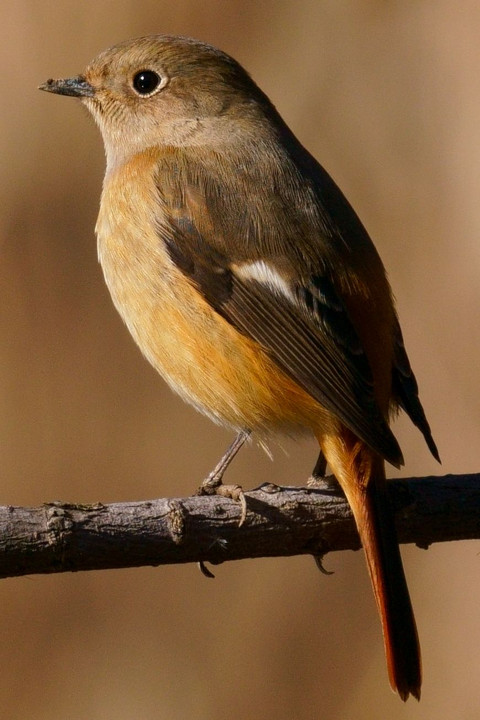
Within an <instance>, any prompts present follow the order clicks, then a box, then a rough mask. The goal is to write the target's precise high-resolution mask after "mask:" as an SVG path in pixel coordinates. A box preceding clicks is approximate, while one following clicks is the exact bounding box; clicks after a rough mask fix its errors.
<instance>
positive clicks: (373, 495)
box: [321, 431, 422, 700]
mask: <svg viewBox="0 0 480 720" xmlns="http://www.w3.org/2000/svg"><path fill="white" fill-rule="evenodd" d="M321 444H322V449H323V452H324V454H325V456H326V458H327V460H328V463H329V464H330V467H331V468H332V470H333V472H334V474H335V476H336V478H337V480H338V481H339V483H340V485H341V487H342V489H343V491H344V493H345V495H346V497H347V500H348V502H349V504H350V507H351V509H352V512H353V515H354V518H355V521H356V524H357V528H358V533H359V535H360V540H361V541H362V545H363V548H364V551H365V555H366V560H367V566H368V571H369V573H370V579H371V582H372V586H373V592H374V595H375V600H376V601H377V606H378V611H379V614H380V619H381V622H382V630H383V639H384V644H385V654H386V656H387V666H388V675H389V679H390V685H391V686H392V689H393V690H395V691H396V692H398V694H399V695H400V697H401V698H402V700H407V698H408V696H409V694H410V693H411V694H412V695H413V696H414V697H416V698H417V700H419V699H420V686H421V684H422V668H421V659H420V646H419V643H418V635H417V628H416V625H415V618H414V615H413V610H412V605H411V602H410V596H409V594H408V588H407V583H406V580H405V574H404V572H403V565H402V559H401V556H400V549H399V547H398V541H397V535H396V531H395V525H394V517H393V512H392V510H391V507H390V504H389V501H388V497H387V493H386V481H385V467H384V462H383V460H382V459H381V458H380V457H379V456H378V455H377V454H376V453H374V452H373V451H372V450H370V448H368V447H367V446H365V445H364V444H363V443H362V442H360V441H358V440H356V439H352V436H351V434H350V433H349V432H348V431H347V433H346V434H345V435H344V436H343V437H342V438H340V437H337V438H328V439H327V440H326V439H325V438H322V443H321Z"/></svg>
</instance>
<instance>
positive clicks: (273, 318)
mask: <svg viewBox="0 0 480 720" xmlns="http://www.w3.org/2000/svg"><path fill="white" fill-rule="evenodd" d="M41 89H42V90H47V91H49V92H53V93H58V94H61V95H72V96H75V97H79V98H80V99H81V100H82V102H83V103H84V104H85V105H86V107H87V108H88V109H89V110H90V112H91V113H92V115H93V117H94V118H95V120H96V122H97V124H98V126H99V128H100V130H101V133H102V135H103V140H104V144H105V151H106V158H107V169H106V175H105V181H104V186H103V193H102V200H101V207H100V214H99V217H98V222H97V226H96V232H97V237H98V253H99V258H100V262H101V264H102V267H103V271H104V274H105V280H106V283H107V285H108V287H109V290H110V293H111V295H112V298H113V302H114V303H115V306H116V307H117V309H118V311H119V313H120V315H121V316H122V318H123V319H124V321H125V323H126V324H127V326H128V328H129V330H130V332H131V333H132V335H133V337H134V338H135V340H136V342H137V343H138V345H139V347H140V349H141V350H142V352H143V353H144V355H145V356H146V357H147V358H148V360H149V361H150V362H151V363H152V365H153V366H154V367H155V368H156V369H157V370H158V371H159V372H160V374H161V375H163V377H164V378H165V379H166V380H167V382H168V383H169V384H170V385H171V386H172V387H173V389H174V390H176V391H177V392H178V393H179V394H180V395H181V396H182V397H183V398H184V399H185V400H186V401H187V402H189V403H191V404H192V405H194V406H195V407H196V408H197V409H199V410H200V411H202V412H204V413H205V414H206V415H208V416H210V417H211V418H212V419H213V420H214V421H216V422H219V423H221V424H223V425H225V426H227V427H230V428H233V429H234V430H236V431H237V432H238V437H237V440H236V441H235V443H234V444H233V446H232V448H231V449H230V451H229V453H227V455H226V456H225V457H224V458H223V459H222V461H221V463H220V465H219V466H218V467H217V469H216V471H215V472H214V473H213V475H212V477H211V478H210V480H212V479H213V480H215V483H216V484H218V483H219V482H220V481H221V476H222V474H223V471H224V469H225V467H226V465H227V464H228V462H229V461H230V459H231V458H232V456H233V455H234V454H235V452H236V451H237V450H238V448H239V447H240V446H241V444H242V443H243V441H244V440H245V438H246V437H247V435H248V434H249V433H253V434H255V435H256V436H257V437H258V438H259V439H260V440H266V439H268V438H269V437H270V436H272V435H274V434H279V433H280V434H281V433H286V434H289V435H297V434H299V433H313V435H314V436H315V437H316V438H317V440H318V443H319V445H320V451H321V452H320V458H319V461H318V463H317V466H316V468H317V472H318V471H323V470H324V469H325V464H326V463H327V462H328V464H329V466H330V468H331V470H332V472H333V473H334V475H335V477H336V478H337V480H338V482H339V483H340V485H341V487H342V489H343V491H344V492H345V495H346V497H347V499H348V502H349V503H350V506H351V509H352V511H353V515H354V517H355V521H356V524H357V528H358V532H359V535H360V539H361V541H362V544H363V547H364V550H365V554H366V559H367V565H368V570H369V573H370V578H371V582H372V586H373V591H374V594H375V598H376V602H377V605H378V610H379V613H380V618H381V623H382V628H383V636H384V642H385V650H386V656H387V664H388V672H389V677H390V683H391V686H392V688H393V689H394V690H396V691H397V692H398V693H399V695H400V697H401V698H402V699H403V700H406V699H407V698H408V696H409V694H410V693H411V694H412V695H414V696H415V697H416V698H419V697H420V685H421V661H420V650H419V644H418V638H417V631H416V627H415V620H414V616H413V612H412V607H411V603H410V598H409V594H408V589H407V585H406V581H405V576H404V572H403V567H402V561H401V557H400V551H399V547H398V542H397V538H396V533H395V528H394V521H393V514H392V510H391V509H390V507H389V504H388V500H387V495H386V483H385V467H384V461H385V460H387V461H388V462H389V463H391V464H393V465H395V466H397V467H398V466H400V465H402V463H403V458H402V453H401V450H400V448H399V445H398V443H397V441H396V439H395V437H394V436H393V434H392V432H391V430H390V428H389V418H390V417H391V415H392V414H393V413H395V411H396V410H397V409H398V408H402V409H403V410H405V411H406V412H407V414H408V415H409V416H410V418H411V419H412V421H413V422H414V423H415V425H417V427H418V428H419V429H420V430H421V432H422V433H423V435H424V437H425V440H426V442H427V445H428V447H429V448H430V450H431V452H432V453H433V455H434V456H435V458H437V459H439V457H438V452H437V448H436V446H435V443H434V441H433V439H432V435H431V433H430V428H429V425H428V422H427V420H426V417H425V414H424V411H423V408H422V405H421V403H420V400H419V398H418V388H417V383H416V381H415V377H414V375H413V373H412V370H411V367H410V363H409V360H408V357H407V354H406V351H405V348H404V344H403V339H402V333H401V330H400V325H399V323H398V319H397V315H396V313H395V308H394V304H393V300H392V293H391V290H390V286H389V283H388V281H387V278H386V274H385V270H384V267H383V265H382V262H381V260H380V258H379V255H378V253H377V251H376V250H375V247H374V245H373V243H372V241H371V240H370V238H369V236H368V234H367V232H366V230H365V228H364V227H363V225H362V223H361V222H360V220H359V219H358V217H357V215H356V214H355V212H354V211H353V209H352V208H351V206H350V205H349V203H348V202H347V200H346V199H345V198H344V196H343V195H342V193H341V191H340V190H339V189H338V187H337V186H336V185H335V183H334V182H333V180H332V179H331V178H330V177H329V175H328V174H327V173H326V171H325V170H324V169H323V168H322V167H321V166H320V165H319V164H318V163H317V162H316V160H315V159H314V158H313V157H312V156H311V155H310V154H309V153H308V152H307V150H305V148H304V147H302V145H301V144H300V143H299V141H298V140H297V139H296V138H295V136H294V135H293V133H292V132H291V131H290V130H289V128H288V127H287V126H286V124H285V123H284V121H283V120H282V118H281V117H280V115H279V114H278V112H277V110H276V109H275V108H274V106H273V105H272V103H271V102H270V101H269V99H268V98H267V96H266V95H265V94H264V93H263V92H262V91H261V90H260V89H259V88H258V87H257V85H256V84H255V83H254V81H253V80H252V79H251V78H250V76H249V75H248V73H247V72H246V71H245V70H244V69H243V68H242V67H241V66H240V65H239V64H238V63H237V62H236V61H235V60H234V59H232V58H231V57H229V56H228V55H226V54H225V53H223V52H221V51H220V50H217V49H216V48H214V47H211V46H209V45H206V44H204V43H202V42H199V41H197V40H193V39H189V38H182V37H175V36H164V35H157V36H152V37H143V38H139V39H136V40H130V41H127V42H124V43H121V44H119V45H117V46H115V47H112V48H110V49H108V50H106V51H105V52H103V53H101V54H100V55H99V56H98V57H97V58H96V59H95V60H94V61H93V62H92V63H91V64H90V65H89V66H88V67H87V69H86V71H85V73H84V74H83V75H79V76H78V77H73V78H68V79H63V80H48V81H47V82H46V83H45V84H44V85H42V86H41Z"/></svg>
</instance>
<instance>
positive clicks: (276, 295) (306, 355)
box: [158, 177, 403, 466]
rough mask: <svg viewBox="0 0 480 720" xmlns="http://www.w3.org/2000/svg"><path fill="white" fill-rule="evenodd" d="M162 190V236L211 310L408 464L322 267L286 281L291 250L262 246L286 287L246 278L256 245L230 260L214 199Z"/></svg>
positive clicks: (241, 247)
mask: <svg viewBox="0 0 480 720" xmlns="http://www.w3.org/2000/svg"><path fill="white" fill-rule="evenodd" d="M159 188H160V194H161V204H162V218H163V220H162V223H161V224H159V229H158V232H159V234H160V235H161V236H162V240H163V241H164V242H165V243H166V245H167V247H168V250H169V253H170V257H171V258H172V260H173V261H174V262H175V264H176V265H177V266H178V267H179V268H180V269H181V271H182V272H183V273H184V274H185V275H186V276H187V277H188V278H189V279H190V280H191V282H192V283H194V285H195V286H196V288H197V289H198V291H199V292H200V293H201V294H202V295H203V297H204V298H205V299H206V300H207V301H208V302H209V303H210V305H211V306H212V307H213V308H214V309H215V310H216V311H217V312H218V313H219V314H220V315H221V316H222V317H223V318H225V319H226V320H227V321H228V322H229V323H231V324H232V325H233V326H234V327H235V328H236V329H238V330H239V331H240V332H241V333H243V334H245V335H246V336H248V337H249V338H251V339H253V340H255V341H256V342H258V343H259V345H260V346H261V347H262V348H263V349H264V350H265V351H266V352H267V353H268V354H269V355H270V357H271V358H272V359H273V360H274V361H275V362H276V363H277V364H278V366H279V367H281V368H282V370H283V371H284V372H285V373H286V374H287V375H289V376H290V377H291V378H292V379H294V380H295V382H297V383H298V385H300V386H301V387H302V388H303V389H304V390H305V391H306V392H308V393H309V394H310V395H311V396H312V397H314V398H315V399H316V400H317V401H318V402H319V403H320V404H321V405H323V406H324V407H325V408H327V409H328V410H330V411H331V412H332V413H334V414H335V415H336V416H337V417H338V418H339V419H340V420H341V421H342V422H343V423H344V424H345V425H346V426H347V427H348V428H350V429H351V430H352V432H354V433H355V435H357V436H358V437H359V438H361V439H362V440H363V441H364V442H365V443H366V444H367V445H369V446H370V447H372V448H373V449H374V450H376V451H377V452H378V453H380V455H382V456H383V457H384V458H385V459H387V460H388V461H389V462H391V463H392V464H394V465H397V466H398V465H400V464H402V462H403V458H402V454H401V451H400V448H399V446H398V443H397V441H396V439H395V437H394V436H393V434H392V432H391V430H390V428H389V427H388V425H387V423H386V421H385V419H384V418H383V416H382V413H381V412H380V410H379V408H378V406H377V404H376V401H375V398H374V386H373V379H372V374H371V371H370V367H369V364H368V361H367V358H366V355H365V353H364V351H363V348H362V346H361V343H360V341H359V338H358V336H357V334H356V332H355V329H354V327H353V324H352V323H351V321H350V319H349V317H348V313H347V311H346V309H345V306H344V304H343V301H342V299H341V298H340V297H339V295H338V294H337V293H336V291H335V288H334V285H333V283H332V281H331V280H330V278H329V275H328V273H327V272H325V271H324V268H322V267H321V262H320V261H319V263H318V266H319V272H318V273H316V274H310V275H309V276H308V277H305V278H300V277H295V276H294V277H292V276H290V277H286V276H285V273H283V266H284V263H285V258H288V255H289V253H290V255H291V254H292V251H291V250H289V249H288V248H286V247H284V246H283V247H282V246H281V244H280V243H279V241H278V239H277V240H276V242H275V243H272V247H270V246H267V244H266V243H264V244H263V247H262V253H263V254H262V256H261V257H262V261H266V262H267V263H268V267H269V268H270V270H271V271H272V272H273V273H274V276H275V277H277V278H282V282H283V283H284V285H285V287H283V289H282V288H281V287H280V289H279V288H278V287H275V284H273V285H272V284H271V283H268V282H264V281H262V280H259V279H258V278H256V277H255V276H253V277H252V276H250V277H249V276H248V274H245V273H243V274H242V272H241V269H242V267H244V266H245V265H248V263H249V262H252V263H255V262H258V261H259V256H258V245H254V247H255V251H256V252H255V254H254V255H253V256H250V255H249V254H248V251H247V250H246V245H245V244H244V243H243V242H242V237H240V238H237V243H232V245H233V247H232V252H231V254H229V256H227V253H226V251H225V246H226V241H225V237H224V236H222V227H225V218H224V217H223V218H221V221H220V220H219V222H218V223H216V222H214V220H212V214H211V213H208V197H205V204H202V202H199V201H198V188H194V189H193V190H191V191H190V190H189V189H188V188H186V189H185V188H184V187H182V189H181V190H179V191H178V192H177V193H175V192H173V191H172V183H171V178H170V177H169V178H168V180H167V179H165V181H164V182H163V183H162V178H161V177H159ZM192 198H193V200H192ZM206 209H207V212H206ZM217 212H218V210H217ZM206 215H207V216H208V217H206ZM165 217H168V222H167V223H166V222H165ZM232 226H233V225H232ZM235 248H237V249H235ZM277 268H278V273H277Z"/></svg>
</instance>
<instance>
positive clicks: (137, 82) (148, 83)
mask: <svg viewBox="0 0 480 720" xmlns="http://www.w3.org/2000/svg"><path fill="white" fill-rule="evenodd" d="M159 85H160V76H159V75H157V73H156V72H154V71H153V70H140V72H138V73H137V74H136V75H134V76H133V87H134V89H135V90H136V91H137V93H138V94H139V95H150V94H151V93H153V92H154V90H156V89H157V87H158V86H159Z"/></svg>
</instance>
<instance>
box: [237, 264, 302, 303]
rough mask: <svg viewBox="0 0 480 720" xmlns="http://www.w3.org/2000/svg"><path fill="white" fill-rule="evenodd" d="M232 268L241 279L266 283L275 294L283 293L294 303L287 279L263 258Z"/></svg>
mask: <svg viewBox="0 0 480 720" xmlns="http://www.w3.org/2000/svg"><path fill="white" fill-rule="evenodd" d="M232 270H233V271H234V273H235V274H236V275H238V277H239V278H242V279H243V280H256V281H257V282H259V283H262V285H266V286H267V287H268V288H269V290H271V291H272V292H274V293H275V294H276V295H283V296H284V297H286V298H288V300H290V302H292V303H295V302H296V300H295V296H294V294H293V292H292V288H291V287H290V285H289V283H288V281H287V280H286V279H285V278H284V277H282V276H281V275H280V273H279V272H278V271H277V270H276V268H275V267H274V266H273V265H271V264H270V263H268V262H265V260H255V261H254V262H249V263H242V264H241V265H233V266H232Z"/></svg>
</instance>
